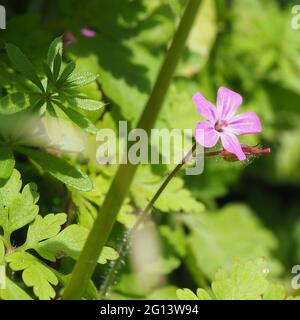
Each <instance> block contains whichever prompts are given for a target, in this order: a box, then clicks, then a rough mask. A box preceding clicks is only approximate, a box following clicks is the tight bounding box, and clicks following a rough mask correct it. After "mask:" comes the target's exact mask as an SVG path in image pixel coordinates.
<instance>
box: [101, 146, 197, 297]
mask: <svg viewBox="0 0 300 320" xmlns="http://www.w3.org/2000/svg"><path fill="white" fill-rule="evenodd" d="M196 146H197V145H196V143H195V144H194V145H193V146H192V148H191V150H190V151H189V152H188V153H187V154H186V155H185V157H184V158H183V159H182V161H181V162H180V163H179V164H178V165H177V166H176V167H175V168H174V169H173V170H172V171H171V172H170V174H169V175H168V176H167V177H166V179H165V180H164V182H163V183H162V185H161V186H160V187H159V189H158V190H157V191H156V193H155V194H154V196H153V197H152V199H151V200H150V201H149V203H148V205H147V206H146V208H145V209H144V210H143V211H142V212H141V213H140V214H139V216H138V219H137V221H136V222H135V224H134V225H133V227H132V228H131V229H130V231H129V232H128V233H127V234H126V235H125V237H124V239H123V241H122V243H121V245H120V247H119V249H118V254H119V257H118V259H117V260H115V261H112V266H111V268H110V270H109V273H108V275H107V277H106V279H105V281H104V283H103V285H102V286H101V290H100V299H103V298H104V297H105V296H106V294H107V291H108V290H109V288H110V286H111V284H112V283H113V281H114V276H115V274H116V273H117V271H118V268H119V266H120V264H121V262H122V261H123V260H124V259H125V257H126V254H127V249H128V247H129V244H130V239H131V238H132V236H133V235H134V233H135V231H136V230H137V229H138V227H139V226H140V225H141V223H143V221H144V220H145V219H146V218H147V216H148V213H149V211H150V210H151V209H152V207H153V206H154V204H155V202H156V200H157V199H158V198H159V197H160V195H161V194H162V192H163V191H164V190H165V189H166V187H167V186H168V184H169V183H170V181H171V180H172V179H173V178H174V177H175V175H176V174H177V172H178V171H179V170H180V169H181V168H182V167H183V166H184V165H185V164H186V163H187V162H188V161H189V159H190V158H191V156H192V155H193V152H194V151H195V149H196Z"/></svg>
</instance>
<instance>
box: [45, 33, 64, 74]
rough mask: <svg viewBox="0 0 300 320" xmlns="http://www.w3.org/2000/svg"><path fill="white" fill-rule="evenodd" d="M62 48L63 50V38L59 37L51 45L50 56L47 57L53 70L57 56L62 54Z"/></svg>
mask: <svg viewBox="0 0 300 320" xmlns="http://www.w3.org/2000/svg"><path fill="white" fill-rule="evenodd" d="M62 48H63V43H62V37H61V36H60V37H57V38H55V39H54V40H53V41H52V43H51V44H50V47H49V50H48V55H47V64H48V66H49V67H50V69H51V70H52V68H53V64H54V60H55V57H56V55H57V54H60V55H61V54H62Z"/></svg>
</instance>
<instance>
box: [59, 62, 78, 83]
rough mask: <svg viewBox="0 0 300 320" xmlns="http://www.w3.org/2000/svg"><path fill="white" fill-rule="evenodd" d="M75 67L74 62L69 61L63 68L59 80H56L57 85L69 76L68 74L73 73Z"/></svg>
mask: <svg viewBox="0 0 300 320" xmlns="http://www.w3.org/2000/svg"><path fill="white" fill-rule="evenodd" d="M75 67H76V64H75V62H73V61H71V62H69V63H68V64H67V65H66V66H65V68H64V69H63V71H62V73H61V75H60V77H59V79H58V84H59V85H60V84H62V83H63V82H64V81H65V80H66V79H67V78H68V77H69V76H70V74H71V73H72V72H73V71H74V69H75Z"/></svg>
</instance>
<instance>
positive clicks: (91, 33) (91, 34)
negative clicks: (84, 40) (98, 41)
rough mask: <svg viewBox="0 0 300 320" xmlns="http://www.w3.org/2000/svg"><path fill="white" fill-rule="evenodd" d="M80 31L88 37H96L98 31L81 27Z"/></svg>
mask: <svg viewBox="0 0 300 320" xmlns="http://www.w3.org/2000/svg"><path fill="white" fill-rule="evenodd" d="M80 32H81V34H82V35H84V36H85V37H88V38H93V37H96V35H97V32H96V31H95V30H92V29H89V28H81V29H80Z"/></svg>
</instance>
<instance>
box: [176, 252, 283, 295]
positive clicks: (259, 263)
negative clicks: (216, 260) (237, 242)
mask: <svg viewBox="0 0 300 320" xmlns="http://www.w3.org/2000/svg"><path fill="white" fill-rule="evenodd" d="M267 275H268V268H267V263H266V261H265V260H264V259H263V258H258V259H255V260H250V261H247V262H244V263H242V262H235V263H234V265H233V268H232V270H231V272H230V273H227V272H226V271H225V270H224V269H219V271H218V272H217V273H216V275H215V280H214V281H213V283H212V296H213V298H214V299H216V300H262V299H263V297H265V295H266V296H268V297H269V298H271V297H273V298H274V299H275V298H280V300H282V299H283V297H284V295H282V287H281V286H278V285H273V284H271V285H270V284H269V282H268V280H267V279H266V278H267ZM177 296H178V298H179V299H181V300H189V299H193V300H196V299H197V300H211V299H212V297H211V295H210V294H209V293H208V292H207V291H206V290H204V289H198V290H197V296H196V295H195V294H194V293H193V292H192V291H191V290H189V289H183V290H181V289H179V290H177Z"/></svg>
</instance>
